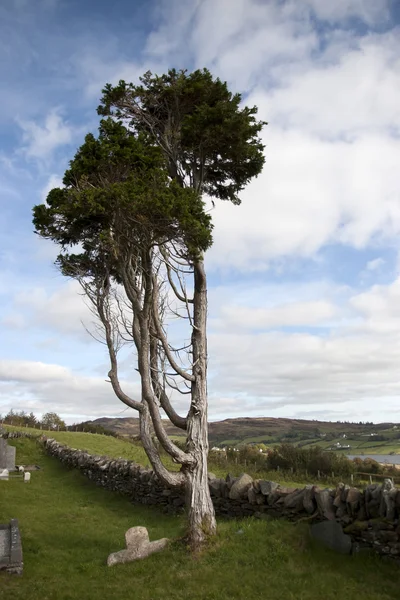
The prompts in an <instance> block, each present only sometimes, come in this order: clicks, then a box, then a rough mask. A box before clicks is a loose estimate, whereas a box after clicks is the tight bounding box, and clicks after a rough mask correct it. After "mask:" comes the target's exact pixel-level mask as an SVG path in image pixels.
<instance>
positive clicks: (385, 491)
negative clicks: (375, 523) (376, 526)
mask: <svg viewBox="0 0 400 600" xmlns="http://www.w3.org/2000/svg"><path fill="white" fill-rule="evenodd" d="M396 494H397V490H396V488H395V487H394V484H393V482H392V480H391V479H385V480H384V482H383V484H382V496H381V504H380V507H379V513H380V515H381V517H386V518H387V519H389V520H391V521H392V520H393V519H394V517H395V512H396V508H395V502H396Z"/></svg>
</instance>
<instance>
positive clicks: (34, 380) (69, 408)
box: [0, 360, 140, 423]
mask: <svg viewBox="0 0 400 600" xmlns="http://www.w3.org/2000/svg"><path fill="white" fill-rule="evenodd" d="M121 385H122V387H123V389H125V390H126V392H127V393H128V394H131V395H132V396H133V397H136V398H138V397H139V398H140V388H139V386H138V384H137V383H135V382H127V381H124V380H122V381H121ZM11 408H14V409H17V410H26V411H30V410H32V411H33V412H35V413H36V414H40V413H44V412H47V411H48V410H52V411H55V412H57V413H60V414H61V415H62V416H63V417H64V418H66V419H67V421H68V422H69V423H71V422H72V421H74V420H75V415H76V414H77V413H79V414H81V415H82V414H83V415H85V416H86V417H89V418H90V417H93V418H95V417H96V416H98V415H104V414H108V415H116V414H118V413H119V412H121V410H123V409H124V405H122V404H121V402H120V401H119V400H118V399H117V398H116V396H115V395H114V392H113V391H112V388H111V385H110V384H109V383H106V381H105V377H88V376H83V375H80V374H79V373H76V372H74V371H71V370H70V369H67V368H65V367H63V366H61V365H56V364H45V363H41V362H34V361H22V360H0V411H1V412H2V413H6V412H7V411H8V410H10V409H11ZM133 414H134V415H135V416H136V413H133Z"/></svg>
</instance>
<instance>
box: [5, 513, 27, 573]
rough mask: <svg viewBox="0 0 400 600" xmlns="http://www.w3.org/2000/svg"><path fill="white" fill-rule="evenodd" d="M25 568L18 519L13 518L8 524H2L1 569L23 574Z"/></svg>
mask: <svg viewBox="0 0 400 600" xmlns="http://www.w3.org/2000/svg"><path fill="white" fill-rule="evenodd" d="M23 568H24V563H23V559H22V544H21V535H20V532H19V528H18V520H17V519H11V521H10V522H9V523H8V524H4V525H1V524H0V571H6V572H7V573H14V574H16V575H22V571H23Z"/></svg>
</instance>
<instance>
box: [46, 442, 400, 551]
mask: <svg viewBox="0 0 400 600" xmlns="http://www.w3.org/2000/svg"><path fill="white" fill-rule="evenodd" d="M43 444H44V447H45V449H46V451H47V452H48V453H49V454H50V455H52V456H55V457H56V458H58V459H59V460H60V461H61V462H63V463H64V464H66V465H68V466H69V467H72V468H77V469H79V470H81V471H82V472H83V473H84V474H85V475H86V476H87V477H88V478H89V479H91V480H92V481H93V482H94V483H96V484H97V485H99V486H102V487H104V488H106V489H108V490H112V491H117V492H120V493H122V494H125V495H127V496H128V497H129V498H130V499H131V500H132V501H133V502H138V503H141V504H147V505H158V506H161V507H162V508H163V509H164V510H165V511H166V512H171V513H175V512H178V511H180V510H183V507H184V493H183V490H180V489H170V488H167V487H166V486H164V485H163V484H162V483H161V482H160V481H159V480H158V478H157V477H156V475H155V473H154V472H153V471H152V470H150V469H148V468H145V467H142V466H140V465H138V464H136V463H134V462H132V461H128V460H123V459H118V460H115V459H110V458H109V457H106V456H97V455H91V454H89V453H88V452H84V451H82V450H75V449H73V448H69V447H67V446H63V445H61V444H59V443H58V442H57V441H55V440H54V439H49V438H43ZM209 485H210V491H211V496H212V499H213V503H214V506H215V511H216V513H217V515H220V516H224V517H228V518H232V517H237V518H240V517H247V516H253V517H256V518H266V519H268V518H285V519H288V520H290V521H299V520H305V521H309V522H310V523H311V522H316V521H324V520H328V521H337V522H339V523H340V524H341V525H342V527H343V530H344V532H345V533H348V534H349V535H350V536H351V539H352V542H353V551H357V550H361V549H363V548H364V547H365V548H373V549H374V551H376V552H378V553H380V554H384V555H388V556H391V557H393V558H400V520H399V517H400V490H398V489H396V488H395V487H394V485H393V483H392V482H391V480H390V479H386V480H385V481H384V483H383V484H382V485H369V486H368V487H367V488H366V489H365V490H358V489H357V488H354V487H350V486H348V485H344V484H343V483H340V484H338V486H337V487H336V489H321V488H320V487H318V486H316V485H314V486H311V485H307V486H305V487H303V488H298V489H294V488H288V487H284V486H281V485H279V484H278V483H276V482H273V481H264V480H259V479H256V480H253V479H252V478H251V477H250V475H247V474H246V473H243V474H242V475H240V476H239V477H233V476H231V475H227V477H226V478H225V479H219V478H217V477H215V476H214V475H212V474H210V475H209Z"/></svg>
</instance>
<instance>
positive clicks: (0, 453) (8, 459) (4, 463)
mask: <svg viewBox="0 0 400 600" xmlns="http://www.w3.org/2000/svg"><path fill="white" fill-rule="evenodd" d="M15 453H16V448H15V447H14V446H9V445H8V443H7V440H6V439H4V438H0V469H8V471H15Z"/></svg>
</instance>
